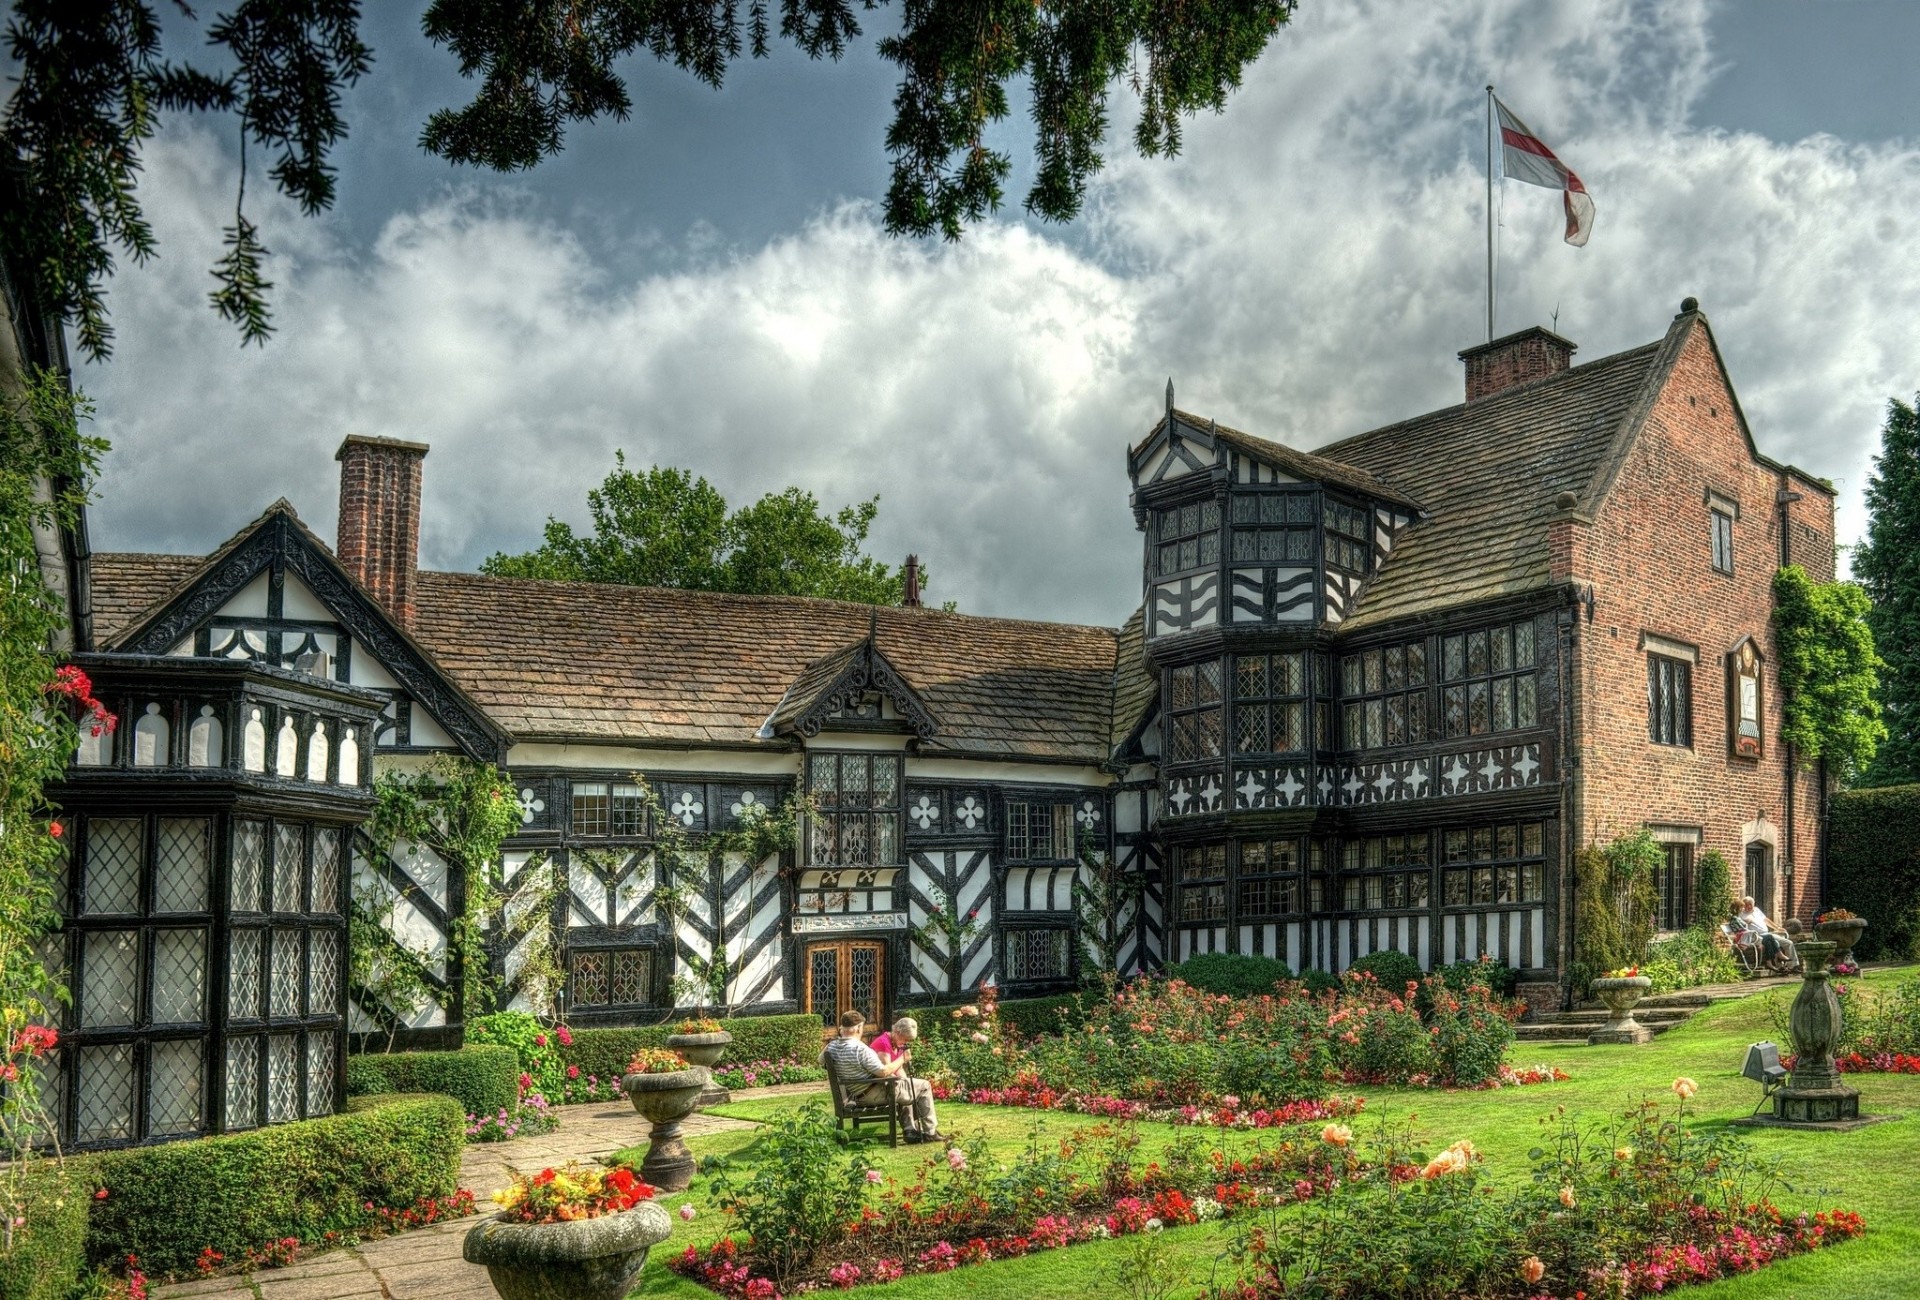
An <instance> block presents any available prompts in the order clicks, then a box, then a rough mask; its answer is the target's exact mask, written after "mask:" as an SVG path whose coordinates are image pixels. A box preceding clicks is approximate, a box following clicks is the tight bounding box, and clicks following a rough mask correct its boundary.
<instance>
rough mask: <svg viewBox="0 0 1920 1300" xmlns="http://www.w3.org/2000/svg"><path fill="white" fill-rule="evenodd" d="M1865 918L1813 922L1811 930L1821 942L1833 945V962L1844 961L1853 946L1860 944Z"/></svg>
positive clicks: (1865, 923)
mask: <svg viewBox="0 0 1920 1300" xmlns="http://www.w3.org/2000/svg"><path fill="white" fill-rule="evenodd" d="M1866 928H1867V918H1866V917H1864V916H1854V917H1848V918H1846V919H1845V920H1838V921H1815V922H1814V923H1813V930H1814V933H1815V934H1818V935H1819V936H1820V938H1821V939H1822V941H1824V942H1826V943H1830V944H1832V945H1833V960H1834V961H1845V960H1846V959H1847V954H1848V953H1850V952H1852V951H1853V945H1854V944H1856V943H1859V942H1860V936H1861V935H1862V934H1863V933H1865V932H1866Z"/></svg>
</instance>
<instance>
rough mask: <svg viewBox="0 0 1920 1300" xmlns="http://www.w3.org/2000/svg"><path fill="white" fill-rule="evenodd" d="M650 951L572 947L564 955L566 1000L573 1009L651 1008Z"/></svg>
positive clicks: (652, 966)
mask: <svg viewBox="0 0 1920 1300" xmlns="http://www.w3.org/2000/svg"><path fill="white" fill-rule="evenodd" d="M654 951H655V950H654V949H653V948H652V947H650V946H639V947H631V948H576V949H574V950H573V951H572V952H570V953H569V954H568V958H567V971H568V999H569V1003H570V1005H571V1006H572V1007H573V1008H574V1009H575V1010H590V1009H593V1008H597V1007H610V1006H651V1005H653V1004H654V1002H655V1001H656V998H655V996H654V991H653V989H654Z"/></svg>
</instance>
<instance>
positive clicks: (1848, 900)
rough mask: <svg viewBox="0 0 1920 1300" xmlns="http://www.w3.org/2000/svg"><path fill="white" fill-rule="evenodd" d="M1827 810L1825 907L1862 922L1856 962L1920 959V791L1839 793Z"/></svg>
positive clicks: (1916, 788) (1903, 788) (1916, 787)
mask: <svg viewBox="0 0 1920 1300" xmlns="http://www.w3.org/2000/svg"><path fill="white" fill-rule="evenodd" d="M1829 808H1830V817H1829V820H1828V824H1827V889H1826V905H1827V906H1828V907H1844V908H1846V909H1848V910H1849V911H1852V912H1857V913H1858V914H1859V915H1861V916H1864V917H1866V918H1867V928H1866V931H1865V933H1863V934H1862V935H1861V936H1860V941H1859V943H1857V944H1856V945H1855V946H1854V954H1855V956H1856V957H1858V958H1860V959H1863V960H1868V961H1871V960H1875V959H1878V958H1882V957H1891V958H1907V957H1914V956H1917V955H1920V785H1890V786H1882V787H1880V788H1878V789H1872V790H1843V791H1841V792H1839V793H1838V794H1835V795H1834V796H1833V798H1832V801H1831V803H1830V805H1829Z"/></svg>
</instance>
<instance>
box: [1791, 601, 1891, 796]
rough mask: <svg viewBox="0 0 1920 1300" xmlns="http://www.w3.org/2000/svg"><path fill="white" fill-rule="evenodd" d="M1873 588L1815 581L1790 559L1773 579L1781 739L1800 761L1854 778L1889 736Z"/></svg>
mask: <svg viewBox="0 0 1920 1300" xmlns="http://www.w3.org/2000/svg"><path fill="white" fill-rule="evenodd" d="M1870 608H1871V606H1870V605H1869V604H1868V602H1867V593H1866V592H1864V591H1862V590H1861V589H1860V588H1859V586H1857V585H1856V584H1854V583H1851V582H1815V581H1813V580H1812V579H1811V578H1809V577H1807V575H1806V572H1805V570H1803V569H1801V567H1800V566H1799V565H1797V564H1790V565H1788V566H1787V567H1786V568H1784V569H1781V570H1780V571H1779V572H1778V573H1776V574H1775V575H1774V577H1773V632H1774V642H1775V645H1776V646H1777V647H1778V649H1779V664H1780V693H1781V694H1782V695H1783V696H1784V697H1785V698H1784V699H1783V700H1782V701H1781V707H1780V739H1782V740H1784V741H1786V742H1787V743H1788V744H1789V745H1792V746H1794V747H1795V748H1796V749H1798V750H1799V755H1800V759H1801V761H1802V762H1805V763H1812V762H1813V761H1814V760H1815V759H1825V760H1826V764H1827V769H1828V770H1829V771H1830V772H1832V773H1833V774H1834V775H1835V776H1838V777H1840V778H1841V779H1842V780H1848V779H1851V778H1852V777H1853V776H1854V775H1855V774H1856V773H1858V772H1860V771H1861V770H1863V769H1864V768H1865V767H1866V766H1867V765H1868V764H1869V763H1871V762H1872V761H1873V756H1874V751H1875V750H1876V749H1877V748H1878V747H1879V744H1880V742H1881V741H1882V740H1884V739H1886V735H1887V728H1886V726H1885V724H1883V723H1882V722H1881V721H1880V698H1879V695H1880V679H1879V675H1878V674H1879V669H1880V664H1881V660H1880V656H1879V655H1878V654H1876V653H1875V652H1874V648H1873V632H1872V630H1871V629H1870V628H1869V627H1868V626H1867V611H1868V610H1869V609H1870Z"/></svg>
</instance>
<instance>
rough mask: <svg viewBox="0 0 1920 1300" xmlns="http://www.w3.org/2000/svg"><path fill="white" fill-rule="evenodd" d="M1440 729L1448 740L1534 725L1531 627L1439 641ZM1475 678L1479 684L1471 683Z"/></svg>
mask: <svg viewBox="0 0 1920 1300" xmlns="http://www.w3.org/2000/svg"><path fill="white" fill-rule="evenodd" d="M1440 661H1441V672H1442V676H1443V678H1444V679H1445V680H1446V681H1447V682H1449V683H1459V684H1450V685H1448V686H1447V687H1446V688H1445V689H1444V690H1442V692H1441V729H1442V731H1443V732H1444V733H1445V735H1446V736H1447V737H1448V738H1449V739H1457V738H1458V737H1461V736H1484V735H1487V734H1489V733H1497V732H1502V731H1513V730H1518V729H1525V728H1529V727H1534V726H1538V725H1539V696H1538V693H1537V691H1538V683H1537V679H1536V677H1535V674H1534V671H1533V670H1534V667H1535V664H1534V629H1533V624H1532V623H1531V622H1524V623H1509V624H1502V625H1501V626H1499V627H1492V628H1484V629H1482V630H1480V631H1477V632H1469V633H1467V634H1466V635H1465V636H1449V637H1445V638H1443V639H1442V641H1441V656H1440ZM1474 679H1480V680H1474Z"/></svg>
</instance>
